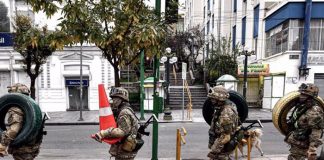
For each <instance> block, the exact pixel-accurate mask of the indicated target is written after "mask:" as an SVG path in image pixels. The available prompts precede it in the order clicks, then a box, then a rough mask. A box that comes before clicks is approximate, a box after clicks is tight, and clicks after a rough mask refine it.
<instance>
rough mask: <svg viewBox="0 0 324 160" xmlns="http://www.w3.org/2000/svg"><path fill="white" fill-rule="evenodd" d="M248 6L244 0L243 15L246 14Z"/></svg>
mask: <svg viewBox="0 0 324 160" xmlns="http://www.w3.org/2000/svg"><path fill="white" fill-rule="evenodd" d="M246 8H247V5H246V1H243V3H242V14H243V16H246Z"/></svg>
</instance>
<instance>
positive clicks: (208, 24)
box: [207, 21, 210, 34]
mask: <svg viewBox="0 0 324 160" xmlns="http://www.w3.org/2000/svg"><path fill="white" fill-rule="evenodd" d="M209 26H210V23H209V21H208V22H207V34H209Z"/></svg>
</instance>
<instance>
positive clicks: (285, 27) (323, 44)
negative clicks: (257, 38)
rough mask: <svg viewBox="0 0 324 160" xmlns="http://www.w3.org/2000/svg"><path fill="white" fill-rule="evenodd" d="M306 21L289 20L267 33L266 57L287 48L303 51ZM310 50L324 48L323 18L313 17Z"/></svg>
mask: <svg viewBox="0 0 324 160" xmlns="http://www.w3.org/2000/svg"><path fill="white" fill-rule="evenodd" d="M303 36H304V21H303V20H300V19H291V20H287V21H286V22H284V23H283V24H281V25H280V26H278V27H276V28H273V29H272V30H270V31H268V32H267V33H266V55H265V56H266V57H268V56H271V55H274V54H277V53H281V52H285V51H287V50H292V51H301V50H302V49H303V48H302V47H303ZM308 50H313V51H317V50H324V22H323V19H312V20H311V24H310V32H309V46H308Z"/></svg>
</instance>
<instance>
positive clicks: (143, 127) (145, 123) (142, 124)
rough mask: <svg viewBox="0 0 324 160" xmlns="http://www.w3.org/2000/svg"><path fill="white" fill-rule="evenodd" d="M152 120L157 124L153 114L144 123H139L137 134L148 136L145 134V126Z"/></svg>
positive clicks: (147, 133) (148, 133)
mask: <svg viewBox="0 0 324 160" xmlns="http://www.w3.org/2000/svg"><path fill="white" fill-rule="evenodd" d="M153 119H155V120H156V121H157V122H159V120H158V119H157V118H156V116H155V115H154V114H153V115H152V116H151V117H150V118H149V119H148V120H147V121H146V122H140V123H139V125H140V127H139V128H138V131H137V132H138V133H140V134H143V135H146V136H149V135H150V132H146V131H145V129H146V128H147V126H148V125H149V124H150V123H152V122H153Z"/></svg>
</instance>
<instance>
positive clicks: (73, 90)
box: [65, 79, 89, 111]
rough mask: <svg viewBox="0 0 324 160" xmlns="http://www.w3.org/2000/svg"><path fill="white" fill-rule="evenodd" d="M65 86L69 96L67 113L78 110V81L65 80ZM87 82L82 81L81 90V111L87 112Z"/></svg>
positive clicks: (79, 101) (79, 103) (79, 104)
mask: <svg viewBox="0 0 324 160" xmlns="http://www.w3.org/2000/svg"><path fill="white" fill-rule="evenodd" d="M65 85H66V86H67V89H68V95H69V108H68V110H69V111H77V110H80V106H81V100H80V80H76V79H67V80H65ZM88 101H89V100H88V80H83V89H82V110H89V105H88Z"/></svg>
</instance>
